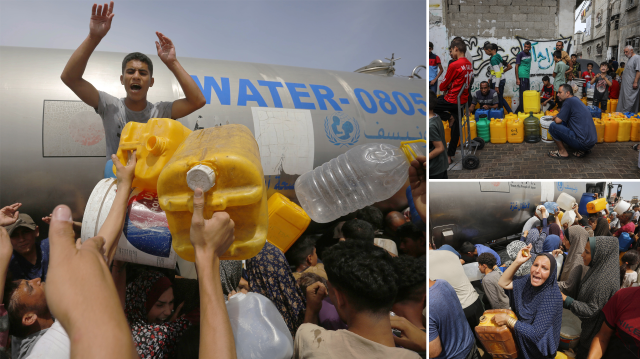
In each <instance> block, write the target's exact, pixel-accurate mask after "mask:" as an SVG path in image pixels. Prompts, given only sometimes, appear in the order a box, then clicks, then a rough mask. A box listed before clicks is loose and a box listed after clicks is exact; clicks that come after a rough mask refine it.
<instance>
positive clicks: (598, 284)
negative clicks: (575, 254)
mask: <svg viewBox="0 0 640 359" xmlns="http://www.w3.org/2000/svg"><path fill="white" fill-rule="evenodd" d="M582 259H583V261H584V265H585V266H589V270H588V271H587V273H586V274H585V275H584V278H582V280H577V279H578V277H579V276H580V275H581V273H580V271H578V270H574V271H573V272H572V273H571V276H572V277H574V276H575V278H572V279H573V280H571V282H573V283H577V285H573V286H571V287H567V288H564V289H563V290H562V300H563V301H564V307H565V308H567V309H569V310H571V312H572V313H573V314H575V315H576V316H577V317H578V318H580V320H581V321H582V332H581V333H580V342H579V344H578V350H577V356H576V358H578V359H581V358H586V357H587V355H588V353H589V347H590V345H591V341H592V339H593V337H594V336H595V335H596V334H598V331H599V330H600V327H602V323H603V320H604V316H602V315H600V312H601V311H602V308H603V307H604V305H605V304H607V301H608V300H609V298H611V297H612V296H613V295H614V294H615V293H616V291H617V290H618V289H620V285H619V281H620V271H619V267H618V239H617V238H616V237H591V238H589V240H588V241H587V244H586V246H585V249H584V252H583V253H582Z"/></svg>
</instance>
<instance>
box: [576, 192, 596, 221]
mask: <svg viewBox="0 0 640 359" xmlns="http://www.w3.org/2000/svg"><path fill="white" fill-rule="evenodd" d="M595 199H596V194H595V193H583V194H582V198H580V204H579V205H578V213H580V215H582V216H589V212H587V203H589V202H591V201H593V200H595Z"/></svg>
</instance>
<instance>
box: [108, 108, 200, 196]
mask: <svg viewBox="0 0 640 359" xmlns="http://www.w3.org/2000/svg"><path fill="white" fill-rule="evenodd" d="M190 133H191V130H189V129H188V128H186V127H184V126H183V125H182V124H181V123H180V122H178V121H176V120H173V119H170V118H152V119H150V120H149V121H148V122H147V123H140V122H129V123H127V124H126V125H125V126H124V129H122V133H121V135H120V145H119V146H118V152H117V153H116V156H118V158H119V159H120V162H121V163H124V164H126V163H127V161H128V159H129V154H128V152H130V151H134V150H135V151H136V160H137V163H136V170H135V174H136V176H135V178H134V179H133V184H132V186H133V187H137V188H144V189H150V190H153V191H156V189H157V184H158V177H159V176H160V172H161V171H162V168H164V166H165V165H166V164H167V162H169V159H171V156H173V153H174V152H175V151H176V150H177V149H178V146H180V144H181V143H182V141H184V140H185V138H187V136H189V134H190ZM113 173H116V166H115V165H113Z"/></svg>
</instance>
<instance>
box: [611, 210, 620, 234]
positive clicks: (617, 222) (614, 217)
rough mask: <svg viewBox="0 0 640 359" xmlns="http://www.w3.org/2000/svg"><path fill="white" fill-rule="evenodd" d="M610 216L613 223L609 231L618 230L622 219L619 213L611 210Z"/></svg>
mask: <svg viewBox="0 0 640 359" xmlns="http://www.w3.org/2000/svg"><path fill="white" fill-rule="evenodd" d="M609 218H611V223H609V231H614V232H615V231H617V230H618V229H620V220H619V219H618V214H617V213H616V212H611V213H610V214H609Z"/></svg>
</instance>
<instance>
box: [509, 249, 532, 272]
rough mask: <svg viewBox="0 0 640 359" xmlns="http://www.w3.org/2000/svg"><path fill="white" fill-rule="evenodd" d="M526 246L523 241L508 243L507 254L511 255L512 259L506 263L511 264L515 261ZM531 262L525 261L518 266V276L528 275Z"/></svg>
mask: <svg viewBox="0 0 640 359" xmlns="http://www.w3.org/2000/svg"><path fill="white" fill-rule="evenodd" d="M526 246H527V245H526V244H524V242H523V241H513V242H511V243H509V244H508V245H507V254H508V255H509V258H511V260H510V261H507V262H506V263H505V265H506V266H510V265H511V264H512V263H513V261H514V260H515V259H516V258H517V257H518V253H520V251H521V250H522V248H524V247H526ZM531 263H532V262H525V263H524V264H522V265H520V267H519V268H518V271H516V276H518V277H520V276H523V275H528V274H529V268H531Z"/></svg>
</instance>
